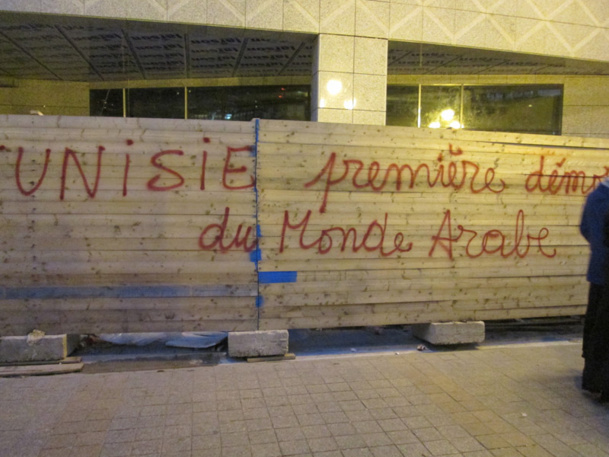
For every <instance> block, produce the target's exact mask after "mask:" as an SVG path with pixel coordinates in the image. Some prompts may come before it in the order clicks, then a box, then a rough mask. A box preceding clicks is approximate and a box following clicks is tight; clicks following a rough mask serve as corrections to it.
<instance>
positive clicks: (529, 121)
mask: <svg viewBox="0 0 609 457" xmlns="http://www.w3.org/2000/svg"><path fill="white" fill-rule="evenodd" d="M562 100H563V86H562V85H539V84H535V85H509V86H508V85H496V86H473V85H472V86H454V85H453V86H446V85H437V86H423V85H422V86H388V87H387V125H401V126H407V127H415V126H419V127H426V128H452V129H456V128H464V129H467V130H485V131H500V132H518V133H539V134H547V135H560V133H561V125H562Z"/></svg>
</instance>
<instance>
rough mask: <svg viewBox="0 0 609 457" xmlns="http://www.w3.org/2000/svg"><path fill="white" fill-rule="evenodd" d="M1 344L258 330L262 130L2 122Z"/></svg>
mask: <svg viewBox="0 0 609 457" xmlns="http://www.w3.org/2000/svg"><path fill="white" fill-rule="evenodd" d="M0 138H1V139H0V177H1V180H0V199H1V207H0V223H1V224H2V233H3V236H2V240H1V241H0V248H1V250H2V263H1V264H0V277H1V278H2V295H1V298H2V299H1V300H0V335H11V334H24V333H28V332H29V331H31V330H33V329H35V328H37V329H40V330H43V331H46V332H50V333H64V332H70V333H94V332H106V333H107V332H149V331H170V330H171V331H187V330H253V329H255V328H256V325H257V310H256V294H257V274H256V269H255V263H253V262H252V261H251V255H250V251H253V250H254V248H255V244H256V240H255V226H256V217H255V214H256V199H255V191H254V162H255V158H254V154H253V147H254V139H255V137H254V124H253V123H251V122H248V123H242V122H199V121H180V120H166V119H163V120H158V119H113V118H74V117H71V118H70V117H54V116H45V117H35V116H1V117H0Z"/></svg>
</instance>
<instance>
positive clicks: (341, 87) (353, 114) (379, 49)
mask: <svg viewBox="0 0 609 457" xmlns="http://www.w3.org/2000/svg"><path fill="white" fill-rule="evenodd" d="M387 49H388V40H386V39H383V38H367V37H357V36H346V35H333V34H320V35H319V36H318V37H317V40H316V43H315V48H314V56H313V81H312V97H311V103H312V106H311V117H312V120H313V121H316V122H336V123H341V124H370V125H385V111H386V100H387Z"/></svg>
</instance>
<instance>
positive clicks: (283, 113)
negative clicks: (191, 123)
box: [188, 86, 311, 121]
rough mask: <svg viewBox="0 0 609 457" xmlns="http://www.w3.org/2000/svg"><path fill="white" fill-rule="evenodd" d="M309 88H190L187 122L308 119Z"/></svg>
mask: <svg viewBox="0 0 609 457" xmlns="http://www.w3.org/2000/svg"><path fill="white" fill-rule="evenodd" d="M310 105H311V103H310V98H309V86H249V87H191V88H189V89H188V118H189V119H225V120H236V121H249V120H251V119H253V118H260V119H285V120H297V121H308V120H309V119H310Z"/></svg>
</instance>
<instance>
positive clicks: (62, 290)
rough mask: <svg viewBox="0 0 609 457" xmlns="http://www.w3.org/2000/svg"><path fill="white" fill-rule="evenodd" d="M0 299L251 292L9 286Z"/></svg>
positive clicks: (207, 288) (220, 287) (216, 287)
mask: <svg viewBox="0 0 609 457" xmlns="http://www.w3.org/2000/svg"><path fill="white" fill-rule="evenodd" d="M2 292H3V293H0V298H2V299H6V300H42V299H51V298H175V297H216V296H226V295H234V296H248V297H249V296H251V295H252V292H253V291H252V290H250V289H247V288H244V289H243V290H239V291H234V290H232V287H231V286H230V285H210V286H194V287H190V286H171V285H167V286H116V287H112V286H110V287H104V286H100V287H63V286H56V287H53V286H45V287H6V288H3V290H2Z"/></svg>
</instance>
